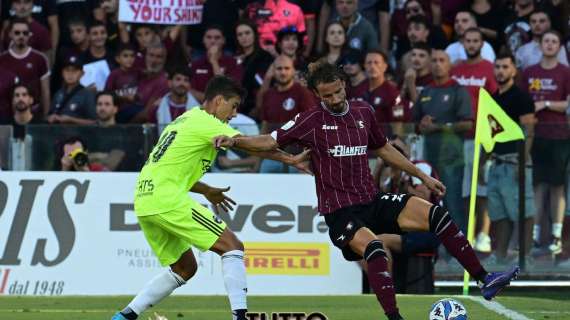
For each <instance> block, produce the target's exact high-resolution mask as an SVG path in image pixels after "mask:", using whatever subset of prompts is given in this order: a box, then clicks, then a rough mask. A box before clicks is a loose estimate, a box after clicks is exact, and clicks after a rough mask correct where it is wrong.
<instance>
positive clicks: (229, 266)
mask: <svg viewBox="0 0 570 320" xmlns="http://www.w3.org/2000/svg"><path fill="white" fill-rule="evenodd" d="M243 95H244V94H243V91H242V89H241V88H240V87H239V85H237V84H236V83H234V82H233V81H232V80H230V79H229V78H226V77H223V76H218V77H214V78H213V79H212V80H210V82H209V83H208V86H207V88H206V92H205V102H204V106H203V107H195V108H192V109H191V110H189V111H187V112H185V113H184V114H183V115H181V116H180V117H178V118H177V119H176V120H175V121H173V122H172V123H170V124H169V125H168V126H167V127H166V128H165V129H164V131H163V132H162V134H161V136H160V138H159V141H158V143H157V144H156V145H155V146H154V149H153V150H152V152H151V154H150V155H149V158H148V160H147V162H146V163H145V165H144V167H143V169H142V171H141V173H140V175H139V177H138V180H137V185H136V188H135V212H136V215H137V218H138V221H139V224H140V226H141V229H142V230H143V232H144V235H145V237H146V239H147V241H148V243H149V245H150V247H151V248H152V250H153V251H154V253H155V254H156V256H157V257H158V259H159V261H160V263H161V264H162V265H163V266H170V268H169V269H168V270H166V271H164V272H162V273H161V274H159V275H157V276H156V277H155V278H153V279H152V280H151V281H150V282H148V283H147V284H146V286H145V287H144V288H143V289H142V291H140V292H139V294H138V295H137V296H136V297H135V298H134V299H133V300H132V301H131V302H130V303H129V304H128V306H127V307H126V308H125V309H123V310H122V311H121V312H117V313H116V314H115V315H114V316H113V318H112V319H113V320H124V319H128V320H132V319H137V317H138V316H139V315H140V314H142V313H143V312H144V311H145V310H147V309H148V308H150V307H152V306H153V305H156V304H157V303H158V302H159V301H161V300H162V299H164V298H165V297H167V296H168V295H170V294H171V293H172V291H174V289H176V288H178V287H180V286H182V285H184V284H185V283H186V282H187V281H188V280H189V279H190V278H191V277H192V276H193V275H194V274H195V273H196V270H197V263H196V259H195V257H194V254H193V253H192V249H191V247H192V246H194V247H196V248H198V249H199V250H201V251H207V250H210V251H213V252H215V253H217V254H219V255H220V256H221V257H222V273H223V277H224V283H225V287H226V291H227V293H228V297H229V300H230V305H231V309H232V320H247V318H246V312H247V303H246V293H247V283H246V270H245V264H244V261H243V257H244V247H243V244H242V243H241V241H240V240H238V238H237V237H236V235H235V234H234V233H233V232H232V231H231V230H229V229H228V228H227V227H226V224H225V223H224V222H223V221H222V220H221V219H220V218H218V216H217V215H216V214H214V213H213V212H212V211H210V210H209V209H207V208H206V207H204V206H202V205H200V204H199V203H198V202H197V201H195V200H194V199H192V198H190V197H189V196H188V190H190V191H192V192H197V193H201V194H203V195H204V196H205V197H206V198H207V199H208V200H209V201H210V202H212V204H214V205H215V206H216V207H221V208H222V209H224V210H227V209H231V208H232V204H235V202H234V201H233V200H232V199H230V198H229V197H227V196H226V195H225V194H224V192H226V191H228V190H229V187H228V188H225V189H221V188H214V187H210V186H208V185H207V184H205V183H202V182H200V181H199V179H200V178H201V177H202V176H203V175H204V173H206V172H207V171H208V170H209V169H210V166H211V164H212V162H213V161H214V159H215V157H216V154H217V150H216V149H215V148H214V146H213V145H212V142H211V141H212V138H214V137H215V136H219V135H226V136H230V137H235V136H237V135H239V134H240V133H239V131H236V130H234V129H233V128H231V127H230V126H229V125H228V121H229V120H230V119H231V118H233V117H234V116H235V115H236V114H237V107H238V106H239V104H240V102H241V98H242V97H243ZM254 155H257V156H261V157H265V158H270V159H274V160H279V161H282V162H284V163H287V164H290V165H295V166H297V167H299V168H301V169H303V168H302V162H303V161H304V160H305V157H306V153H303V154H300V155H297V156H292V155H290V154H287V153H285V152H282V151H277V152H263V153H254Z"/></svg>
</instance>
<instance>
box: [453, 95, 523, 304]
mask: <svg viewBox="0 0 570 320" xmlns="http://www.w3.org/2000/svg"><path fill="white" fill-rule="evenodd" d="M475 125H476V128H475V151H474V153H473V171H472V172H473V175H472V176H471V195H470V198H469V220H468V221H469V223H468V225H467V240H468V241H469V242H473V238H474V235H475V203H476V197H477V177H478V176H479V155H480V149H481V148H480V145H483V148H485V151H487V152H491V151H493V148H494V147H495V143H496V142H508V141H513V140H524V134H523V131H522V129H521V128H520V127H519V125H518V124H517V123H516V122H515V121H513V119H511V118H510V117H509V116H508V115H507V114H506V113H505V111H504V110H503V109H501V107H500V106H499V105H498V104H497V102H495V100H493V98H492V97H491V96H490V95H489V93H488V92H487V91H486V90H485V89H483V88H480V89H479V105H478V108H477V121H476V123H475ZM468 294H469V274H468V273H467V271H465V273H464V274H463V295H468Z"/></svg>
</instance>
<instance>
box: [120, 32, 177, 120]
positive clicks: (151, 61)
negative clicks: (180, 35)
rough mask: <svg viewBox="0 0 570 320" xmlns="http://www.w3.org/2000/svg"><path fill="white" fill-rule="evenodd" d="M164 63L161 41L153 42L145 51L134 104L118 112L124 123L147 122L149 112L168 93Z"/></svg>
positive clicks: (164, 49) (164, 54)
mask: <svg viewBox="0 0 570 320" xmlns="http://www.w3.org/2000/svg"><path fill="white" fill-rule="evenodd" d="M165 63H166V48H165V47H164V45H163V44H162V42H161V41H154V42H153V43H151V44H150V45H149V46H148V47H147V50H146V54H145V64H146V68H145V70H144V71H143V72H142V77H141V78H140V80H139V85H138V88H137V94H136V103H135V104H134V105H133V106H132V107H129V108H125V109H122V110H121V112H120V113H121V114H123V115H122V116H124V117H125V118H124V119H125V120H126V121H129V122H136V123H140V122H147V121H148V114H149V112H150V110H151V109H152V108H154V107H156V105H157V104H158V102H159V101H160V99H161V98H162V97H163V96H164V95H165V94H166V93H167V92H168V75H167V74H166V71H165V70H164V65H165ZM133 115H134V117H133Z"/></svg>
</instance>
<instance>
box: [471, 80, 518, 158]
mask: <svg viewBox="0 0 570 320" xmlns="http://www.w3.org/2000/svg"><path fill="white" fill-rule="evenodd" d="M477 109H478V110H477V124H476V126H477V127H476V130H475V145H477V144H481V145H483V148H485V151H487V152H491V151H492V150H493V147H495V143H496V142H508V141H513V140H524V134H523V132H522V130H521V128H520V127H519V125H518V124H517V123H516V122H515V121H513V119H511V118H510V117H509V116H508V115H507V114H506V113H505V111H503V109H501V107H500V106H499V105H498V104H497V102H495V100H493V98H492V97H491V96H490V95H489V93H488V92H487V91H486V90H485V89H483V88H481V89H479V106H478V108H477Z"/></svg>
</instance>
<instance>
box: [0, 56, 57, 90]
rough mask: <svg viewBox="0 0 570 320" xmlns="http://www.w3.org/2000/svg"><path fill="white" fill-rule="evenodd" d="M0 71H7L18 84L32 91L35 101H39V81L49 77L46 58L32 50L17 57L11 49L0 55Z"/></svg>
mask: <svg viewBox="0 0 570 320" xmlns="http://www.w3.org/2000/svg"><path fill="white" fill-rule="evenodd" d="M0 70H8V71H10V72H12V73H13V74H15V75H16V76H18V79H19V81H20V83H22V84H24V85H27V86H29V87H30V89H31V90H32V92H31V93H32V95H33V96H34V98H35V101H40V97H41V82H40V80H42V79H44V78H46V77H49V75H50V72H49V67H48V60H47V57H46V56H45V55H44V54H43V53H41V52H39V51H36V50H34V49H32V48H29V50H28V51H27V52H26V53H25V54H23V55H17V54H16V53H14V52H13V51H12V50H11V49H10V50H8V51H5V52H4V53H2V54H1V55H0Z"/></svg>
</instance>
